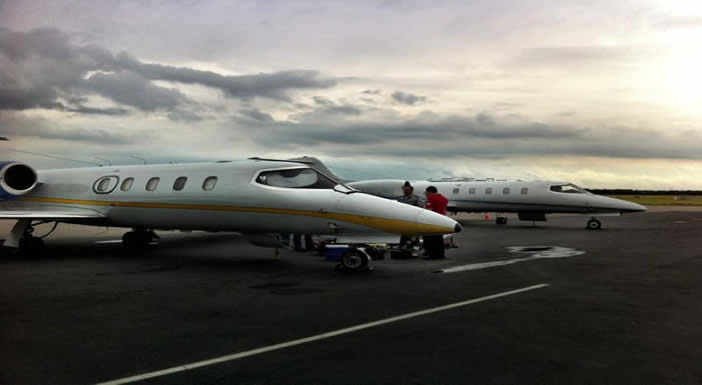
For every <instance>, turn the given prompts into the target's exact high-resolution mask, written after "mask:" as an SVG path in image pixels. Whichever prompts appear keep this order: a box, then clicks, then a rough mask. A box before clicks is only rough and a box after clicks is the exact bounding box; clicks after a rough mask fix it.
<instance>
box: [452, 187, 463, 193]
mask: <svg viewBox="0 0 702 385" xmlns="http://www.w3.org/2000/svg"><path fill="white" fill-rule="evenodd" d="M459 192H461V189H460V188H458V187H456V188H455V189H453V193H454V194H458V193H459Z"/></svg>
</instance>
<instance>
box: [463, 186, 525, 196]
mask: <svg viewBox="0 0 702 385" xmlns="http://www.w3.org/2000/svg"><path fill="white" fill-rule="evenodd" d="M460 191H461V190H460V189H458V188H455V189H453V193H454V194H458V193H459V192H460ZM511 192H512V189H510V188H509V187H505V188H503V189H502V194H503V195H509V194H511ZM476 193H477V189H476V188H475V187H471V188H469V189H468V194H469V195H475V194H476ZM519 193H520V194H522V195H527V194H529V188H527V187H522V188H521V190H519ZM485 195H492V187H487V188H485Z"/></svg>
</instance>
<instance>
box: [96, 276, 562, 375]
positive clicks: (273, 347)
mask: <svg viewBox="0 0 702 385" xmlns="http://www.w3.org/2000/svg"><path fill="white" fill-rule="evenodd" d="M547 286H549V284H547V283H541V284H538V285H533V286H528V287H524V288H521V289H516V290H510V291H505V292H502V293H497V294H492V295H488V296H485V297H480V298H474V299H469V300H466V301H462V302H456V303H452V304H449V305H444V306H439V307H434V308H430V309H426V310H420V311H416V312H413V313H407V314H402V315H398V316H395V317H390V318H385V319H381V320H378V321H373V322H369V323H365V324H360V325H356V326H351V327H348V328H344V329H339V330H334V331H330V332H326V333H322V334H317V335H314V336H310V337H306V338H301V339H297V340H292V341H288V342H283V343H280V344H276V345H271V346H265V347H261V348H257V349H253V350H248V351H245V352H240V353H234V354H230V355H226V356H222V357H217V358H212V359H209V360H204V361H198V362H193V363H190V364H185V365H180V366H174V367H172V368H168V369H162V370H157V371H155V372H149V373H143V374H138V375H136V376H131V377H125V378H120V379H117V380H111V381H106V382H101V383H99V384H97V385H121V384H129V383H133V382H137V381H142V380H146V379H149V378H154V377H161V376H165V375H169V374H173V373H178V372H185V371H188V370H193V369H197V368H201V367H203V366H210V365H215V364H219V363H222V362H227V361H234V360H238V359H242V358H245V357H250V356H255V355H258V354H263V353H267V352H272V351H275V350H281V349H286V348H289V347H293V346H297V345H302V344H306V343H310V342H315V341H320V340H324V339H327V338H332V337H337V336H340V335H344V334H348V333H353V332H357V331H360V330H365V329H370V328H374V327H376V326H381V325H386V324H390V323H393V322H398V321H403V320H406V319H410V318H415V317H420V316H423V315H427V314H432V313H438V312H442V311H446V310H451V309H455V308H459V307H463V306H468V305H472V304H475V303H479V302H485V301H490V300H493V299H497V298H502V297H507V296H510V295H515V294H519V293H524V292H527V291H531V290H536V289H541V288H544V287H547Z"/></svg>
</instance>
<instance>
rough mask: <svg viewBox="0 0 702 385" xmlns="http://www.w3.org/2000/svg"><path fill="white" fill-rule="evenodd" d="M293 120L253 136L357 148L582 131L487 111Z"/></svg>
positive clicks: (263, 126)
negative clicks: (393, 117) (466, 114)
mask: <svg viewBox="0 0 702 385" xmlns="http://www.w3.org/2000/svg"><path fill="white" fill-rule="evenodd" d="M296 120H297V122H292V121H267V122H265V123H264V124H260V125H259V126H258V130H255V133H254V136H255V137H256V138H257V139H258V140H259V141H261V142H263V143H264V144H266V145H271V144H278V145H280V146H283V147H285V146H289V145H320V144H337V145H341V146H347V145H355V146H358V147H361V146H365V145H371V144H379V143H390V142H393V141H404V142H410V143H414V145H415V146H417V147H423V148H427V147H429V148H430V147H432V146H434V145H438V147H441V146H442V143H443V144H444V145H446V144H450V143H465V142H468V141H471V140H475V139H489V140H495V141H499V140H529V139H540V140H544V141H549V140H559V139H566V138H568V139H575V138H578V137H579V136H580V131H578V130H576V129H572V128H568V127H559V126H550V125H546V124H542V123H536V122H528V121H522V120H517V119H512V120H508V119H506V120H497V119H495V118H494V117H492V116H490V115H488V114H478V115H476V116H473V117H463V116H457V115H451V116H446V117H442V116H439V115H436V114H433V113H429V112H424V113H421V114H418V115H417V116H415V117H413V118H410V119H405V120H403V119H400V120H391V121H358V120H351V121H347V120H338V119H334V117H325V116H324V115H320V114H317V113H311V114H302V115H300V116H297V117H296Z"/></svg>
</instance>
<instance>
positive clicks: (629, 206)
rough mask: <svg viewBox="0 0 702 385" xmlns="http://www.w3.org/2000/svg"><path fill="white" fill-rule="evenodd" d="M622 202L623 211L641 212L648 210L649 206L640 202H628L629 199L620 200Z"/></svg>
mask: <svg viewBox="0 0 702 385" xmlns="http://www.w3.org/2000/svg"><path fill="white" fill-rule="evenodd" d="M620 202H622V211H623V212H628V213H640V212H643V211H647V210H648V208H647V207H646V206H642V205H640V204H638V203H634V202H627V201H620Z"/></svg>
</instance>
